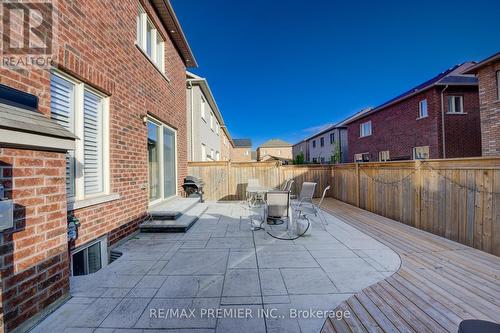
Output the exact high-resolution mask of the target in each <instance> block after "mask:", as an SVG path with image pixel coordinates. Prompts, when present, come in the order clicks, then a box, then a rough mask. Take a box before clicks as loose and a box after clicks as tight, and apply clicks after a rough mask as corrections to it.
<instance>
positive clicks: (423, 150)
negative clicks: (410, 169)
mask: <svg viewBox="0 0 500 333" xmlns="http://www.w3.org/2000/svg"><path fill="white" fill-rule="evenodd" d="M428 158H429V146H421V147H414V148H413V159H414V160H423V159H428Z"/></svg>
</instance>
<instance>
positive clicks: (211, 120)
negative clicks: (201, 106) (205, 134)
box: [210, 112, 214, 131]
mask: <svg viewBox="0 0 500 333" xmlns="http://www.w3.org/2000/svg"><path fill="white" fill-rule="evenodd" d="M210 129H211V130H212V131H213V130H214V113H213V112H210Z"/></svg>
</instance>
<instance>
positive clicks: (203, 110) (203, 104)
mask: <svg viewBox="0 0 500 333" xmlns="http://www.w3.org/2000/svg"><path fill="white" fill-rule="evenodd" d="M200 113H201V119H203V120H204V121H205V122H206V121H207V119H206V116H207V115H206V101H205V99H204V98H203V97H202V98H201V105H200Z"/></svg>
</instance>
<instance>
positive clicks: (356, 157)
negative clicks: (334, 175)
mask: <svg viewBox="0 0 500 333" xmlns="http://www.w3.org/2000/svg"><path fill="white" fill-rule="evenodd" d="M363 155H370V153H359V154H354V163H366V162H365V161H363ZM358 156H359V157H361V158H358ZM358 160H361V161H358Z"/></svg>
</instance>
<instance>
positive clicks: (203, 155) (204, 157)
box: [201, 144, 207, 161]
mask: <svg viewBox="0 0 500 333" xmlns="http://www.w3.org/2000/svg"><path fill="white" fill-rule="evenodd" d="M201 160H202V161H206V160H207V147H206V146H205V145H204V144H201Z"/></svg>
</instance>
